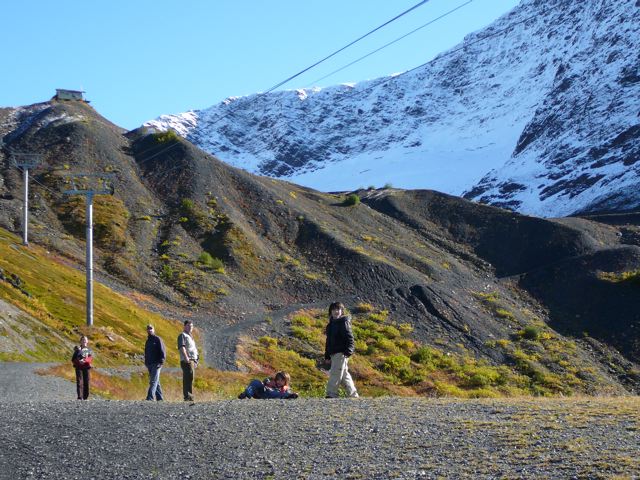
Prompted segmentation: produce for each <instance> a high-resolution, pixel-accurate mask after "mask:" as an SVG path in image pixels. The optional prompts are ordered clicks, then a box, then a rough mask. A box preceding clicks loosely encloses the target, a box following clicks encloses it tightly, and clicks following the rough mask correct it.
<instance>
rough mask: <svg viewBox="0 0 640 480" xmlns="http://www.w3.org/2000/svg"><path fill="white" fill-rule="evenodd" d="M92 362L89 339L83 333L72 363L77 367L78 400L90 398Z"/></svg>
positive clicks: (74, 351) (75, 349)
mask: <svg viewBox="0 0 640 480" xmlns="http://www.w3.org/2000/svg"><path fill="white" fill-rule="evenodd" d="M91 362H93V353H92V352H91V350H90V349H89V339H88V338H87V337H86V336H84V335H82V336H81V337H80V346H77V345H76V346H75V347H74V348H73V355H72V356H71V363H72V364H73V367H74V368H75V369H76V393H77V394H78V400H86V399H87V398H89V379H90V375H89V370H91Z"/></svg>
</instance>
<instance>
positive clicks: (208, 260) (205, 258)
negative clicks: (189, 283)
mask: <svg viewBox="0 0 640 480" xmlns="http://www.w3.org/2000/svg"><path fill="white" fill-rule="evenodd" d="M198 262H200V263H201V264H202V265H203V266H205V267H207V268H211V269H213V270H220V269H224V263H222V260H220V259H219V258H215V257H212V256H211V254H210V253H209V252H202V253H201V254H200V256H199V257H198Z"/></svg>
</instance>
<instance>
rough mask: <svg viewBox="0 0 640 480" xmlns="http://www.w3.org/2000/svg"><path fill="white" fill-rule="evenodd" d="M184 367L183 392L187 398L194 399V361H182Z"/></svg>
mask: <svg viewBox="0 0 640 480" xmlns="http://www.w3.org/2000/svg"><path fill="white" fill-rule="evenodd" d="M180 368H182V393H183V394H184V399H185V400H193V374H194V371H193V362H192V361H191V362H182V361H181V362H180Z"/></svg>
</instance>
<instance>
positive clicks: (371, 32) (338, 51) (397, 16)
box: [264, 0, 429, 93]
mask: <svg viewBox="0 0 640 480" xmlns="http://www.w3.org/2000/svg"><path fill="white" fill-rule="evenodd" d="M428 1H429V0H423V1H421V2H419V3H417V4H415V5H414V6H413V7H411V8H409V9H407V10H405V11H404V12H402V13H401V14H399V15H396V16H395V17H393V18H392V19H391V20H387V21H386V22H384V23H383V24H382V25H380V26H379V27H376V28H374V29H373V30H371V31H369V32H367V33H365V34H364V35H362V36H361V37H358V38H356V39H355V40H354V41H353V42H351V43H348V44H347V45H345V46H344V47H342V48H339V49H338V50H336V51H335V52H333V53H330V54H329V55H327V56H326V57H324V58H323V59H321V60H318V61H317V62H316V63H314V64H313V65H309V66H308V67H307V68H305V69H303V70H300V71H299V72H298V73H296V74H294V75H291V76H290V77H288V78H286V79H284V80H282V81H281V82H279V83H277V84H276V85H274V86H273V87H271V88H270V89H268V90H267V91H266V92H264V93H270V92H272V91H274V90H275V89H276V88H278V87H281V86H282V85H284V84H285V83H287V82H289V81H291V80H293V79H294V78H296V77H299V76H300V75H302V74H303V73H305V72H307V71H309V70H311V69H312V68H314V67H317V66H318V65H320V64H321V63H322V62H324V61H326V60H329V59H330V58H331V57H334V56H336V55H337V54H338V53H340V52H342V51H344V50H346V49H347V48H349V47H351V46H352V45H355V44H356V43H358V42H359V41H360V40H362V39H364V38H366V37H368V36H369V35H371V34H373V33H375V32H377V31H378V30H380V29H381V28H383V27H386V26H387V25H389V24H390V23H393V22H395V21H396V20H398V19H399V18H401V17H403V16H405V15H406V14H407V13H409V12H412V11H413V10H415V9H416V8H418V7H421V6H422V5H424V4H425V3H427V2H428Z"/></svg>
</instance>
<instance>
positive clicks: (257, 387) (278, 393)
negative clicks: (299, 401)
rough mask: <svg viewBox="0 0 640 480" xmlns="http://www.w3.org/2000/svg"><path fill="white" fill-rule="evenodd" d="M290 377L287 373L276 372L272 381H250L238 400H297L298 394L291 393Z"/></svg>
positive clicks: (267, 379) (268, 379)
mask: <svg viewBox="0 0 640 480" xmlns="http://www.w3.org/2000/svg"><path fill="white" fill-rule="evenodd" d="M290 381H291V376H290V375H289V374H288V373H287V372H278V373H276V376H275V377H274V378H273V380H272V379H270V378H265V379H264V380H263V381H260V380H252V381H251V383H250V384H249V386H248V387H247V388H246V389H245V391H244V392H242V393H241V394H240V395H238V398H240V399H242V398H287V399H291V398H298V394H297V393H295V392H292V391H291V388H290V387H289V382H290Z"/></svg>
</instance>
